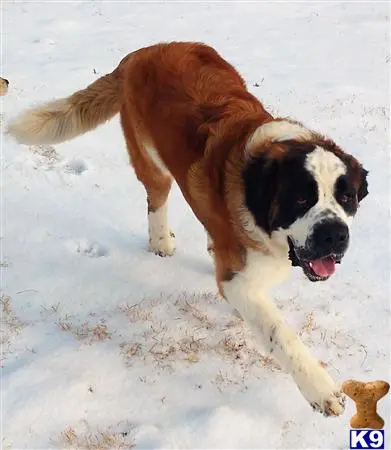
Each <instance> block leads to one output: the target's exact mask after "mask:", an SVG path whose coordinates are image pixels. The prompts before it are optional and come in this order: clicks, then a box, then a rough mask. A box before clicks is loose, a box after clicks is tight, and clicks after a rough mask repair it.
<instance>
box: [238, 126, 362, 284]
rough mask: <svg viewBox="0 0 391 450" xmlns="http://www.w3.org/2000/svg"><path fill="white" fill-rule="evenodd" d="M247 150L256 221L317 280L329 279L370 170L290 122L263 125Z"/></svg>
mask: <svg viewBox="0 0 391 450" xmlns="http://www.w3.org/2000/svg"><path fill="white" fill-rule="evenodd" d="M262 128H263V129H262ZM247 152H248V155H249V159H248V161H247V163H246V166H245V168H244V170H243V181H244V190H245V203H246V206H247V209H248V210H249V211H250V213H251V215H252V216H253V219H254V221H255V223H256V225H257V226H258V227H259V228H261V229H262V230H263V231H264V232H266V233H267V234H268V235H269V236H270V237H271V238H273V236H278V237H280V238H281V237H283V238H284V239H286V240H287V241H288V244H289V256H290V259H291V261H292V264H293V265H295V266H300V267H301V268H302V269H303V271H304V273H305V275H306V276H307V277H308V278H309V279H310V280H311V281H320V280H326V279H327V278H329V277H330V275H332V274H333V273H334V271H335V264H336V263H340V262H341V259H342V257H343V256H344V254H345V252H346V250H347V248H348V245H349V228H350V225H351V222H352V219H353V217H354V215H355V214H356V212H357V208H358V205H359V202H360V201H361V200H362V199H363V198H364V197H365V196H366V195H367V194H368V184H367V179H366V178H367V173H368V172H367V171H366V170H365V169H364V168H363V167H362V166H361V164H360V163H359V162H358V161H357V160H356V159H355V158H354V157H353V156H351V155H348V154H347V153H345V152H344V151H342V150H341V149H340V148H339V147H338V146H337V145H336V144H335V143H334V142H332V141H330V140H329V139H325V138H323V137H322V136H320V135H318V134H316V133H313V132H311V131H309V130H307V129H306V128H304V127H302V126H301V125H300V124H298V123H295V122H290V121H275V122H270V123H269V124H266V125H264V126H263V127H261V128H260V129H258V130H257V131H256V133H254V135H253V137H252V138H251V140H250V142H249V144H248V146H247Z"/></svg>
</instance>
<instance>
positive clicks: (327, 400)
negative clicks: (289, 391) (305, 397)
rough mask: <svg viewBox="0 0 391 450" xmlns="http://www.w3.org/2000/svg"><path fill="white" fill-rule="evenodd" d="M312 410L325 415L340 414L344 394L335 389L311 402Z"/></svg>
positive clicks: (342, 408)
mask: <svg viewBox="0 0 391 450" xmlns="http://www.w3.org/2000/svg"><path fill="white" fill-rule="evenodd" d="M311 406H312V409H313V410H314V411H317V412H320V413H322V414H323V415H324V416H325V417H329V416H340V415H341V414H342V413H343V412H344V409H345V396H344V394H343V393H342V392H341V391H335V392H332V393H330V394H329V395H328V396H326V397H323V398H322V399H321V400H320V403H318V402H312V403H311Z"/></svg>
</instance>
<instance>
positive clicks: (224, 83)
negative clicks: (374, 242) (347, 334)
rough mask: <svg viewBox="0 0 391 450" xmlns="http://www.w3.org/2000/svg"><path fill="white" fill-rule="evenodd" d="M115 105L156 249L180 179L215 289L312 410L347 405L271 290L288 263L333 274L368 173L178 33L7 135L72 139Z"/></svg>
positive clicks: (170, 249) (165, 241)
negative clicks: (279, 114) (202, 235)
mask: <svg viewBox="0 0 391 450" xmlns="http://www.w3.org/2000/svg"><path fill="white" fill-rule="evenodd" d="M117 113H120V120H121V125H122V129H123V133H124V137H125V140H126V144H127V149H128V152H129V156H130V161H131V164H132V166H133V167H134V170H135V172H136V175H137V178H138V179H139V180H140V181H141V183H143V185H144V187H145V190H146V195H147V204H148V231H149V244H150V250H151V251H153V252H155V253H156V254H157V255H159V256H168V255H173V253H174V251H175V240H174V238H175V236H174V234H173V233H172V231H171V230H170V228H169V225H168V222H167V198H168V194H169V192H170V188H171V184H172V181H173V180H175V181H176V183H177V184H178V186H179V187H180V189H181V191H182V193H183V196H184V198H185V199H186V201H187V202H188V204H189V205H190V207H191V209H192V210H193V212H194V214H195V216H196V217H197V218H198V220H199V221H200V222H201V224H202V225H203V227H204V228H205V230H206V232H207V241H208V250H209V252H210V253H211V254H212V255H213V259H214V264H215V271H216V281H217V286H218V289H219V291H220V293H221V295H222V296H223V297H224V298H225V299H226V300H227V301H228V302H229V303H230V304H231V305H232V307H233V308H234V309H235V310H236V311H237V312H238V313H239V314H240V316H241V317H242V318H243V319H244V320H245V321H246V322H247V323H248V324H249V325H250V326H251V327H252V329H253V330H254V332H255V335H256V336H257V337H258V338H259V339H260V341H261V342H262V343H263V344H264V345H265V346H266V348H267V349H268V350H269V351H270V352H271V353H272V354H273V356H274V357H275V358H276V359H277V360H278V362H279V363H280V365H281V366H282V367H283V368H284V369H285V370H286V371H287V372H288V373H289V374H290V375H291V376H292V378H293V380H294V381H295V383H296V385H297V387H298V388H299V390H300V392H301V393H302V395H303V396H304V398H305V399H306V400H307V402H308V403H309V404H310V405H311V406H312V408H313V409H314V410H317V411H320V412H321V413H323V414H324V415H325V416H337V415H339V414H341V413H342V412H343V410H344V396H343V394H342V393H341V389H340V385H339V383H336V382H335V381H333V379H332V378H331V377H330V376H329V374H328V373H327V372H326V370H325V369H324V367H322V365H321V364H320V363H319V361H318V359H316V358H315V357H313V356H312V355H311V353H310V352H309V350H308V349H307V347H306V346H305V345H304V344H303V343H302V341H301V340H300V338H299V337H298V336H297V335H296V334H295V333H294V332H293V331H292V330H291V329H290V328H289V327H288V326H287V325H286V323H285V322H284V320H283V317H282V315H281V313H280V311H279V310H278V308H277V307H276V306H275V304H274V303H273V302H272V300H271V299H270V297H269V292H270V289H271V288H273V287H274V286H275V285H276V284H277V283H280V282H281V281H282V280H284V279H285V278H286V277H287V276H288V274H289V272H290V269H291V267H292V266H299V267H301V268H302V270H303V272H304V274H305V276H306V277H307V278H308V279H309V280H310V281H324V280H327V279H328V278H329V277H330V276H331V275H332V274H333V273H334V271H335V265H336V264H338V263H340V262H341V260H342V258H343V256H344V254H345V252H346V250H347V248H348V245H349V229H350V226H351V223H352V219H353V217H354V216H355V214H356V212H357V208H358V205H359V203H360V201H361V200H362V199H363V198H364V197H365V196H366V195H367V194H368V191H367V181H366V176H367V171H366V170H365V169H364V168H363V167H362V165H361V164H360V163H359V162H358V161H357V160H356V159H355V158H354V157H353V156H351V155H349V154H347V153H345V152H344V151H343V150H342V149H341V148H340V147H339V146H338V145H337V144H335V143H334V142H333V141H332V140H331V139H329V138H326V137H324V136H323V135H321V134H319V133H317V132H315V131H312V130H310V129H308V128H306V127H305V126H304V125H302V124H301V123H299V122H296V121H294V120H291V119H285V118H276V117H273V116H272V115H271V114H270V113H269V112H267V111H266V110H265V109H264V107H263V106H262V104H261V103H260V101H259V100H258V99H257V98H256V97H254V95H252V94H251V93H250V92H248V90H247V89H246V85H245V82H244V81H243V79H242V77H241V76H240V75H239V73H238V72H237V71H236V70H235V69H234V67H233V66H232V65H230V64H229V63H228V62H227V61H225V60H224V59H223V58H222V57H221V56H220V55H219V54H218V53H217V52H216V51H215V50H214V49H213V48H210V47H208V46H206V45H204V44H201V43H194V42H172V43H164V44H158V45H154V46H151V47H147V48H142V49H140V50H137V51H135V52H133V53H130V54H129V55H128V56H126V57H125V58H124V59H123V60H122V61H121V62H120V64H119V65H118V67H117V68H116V69H115V70H114V71H113V72H112V73H110V74H108V75H105V76H103V77H101V78H100V79H98V80H96V81H95V82H94V83H92V84H91V85H90V86H88V87H87V88H86V89H83V90H80V91H78V92H76V93H74V94H72V95H71V96H69V97H67V98H62V99H58V100H54V101H51V102H49V103H47V104H44V105H42V106H37V107H35V108H32V109H30V110H27V111H25V112H24V113H22V114H21V115H20V116H18V117H16V118H15V119H14V120H13V121H11V122H10V124H9V127H8V133H9V134H10V135H12V136H13V137H14V138H15V139H16V140H17V141H19V142H20V143H24V144H30V145H31V144H41V145H42V144H55V143H59V142H64V141H66V140H69V139H72V138H75V137H76V136H79V135H81V134H83V133H85V132H87V131H90V130H92V129H94V128H96V127H97V126H98V125H100V124H102V123H104V122H106V121H107V120H109V119H111V118H112V117H113V116H114V115H116V114H117Z"/></svg>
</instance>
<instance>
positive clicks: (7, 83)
mask: <svg viewBox="0 0 391 450" xmlns="http://www.w3.org/2000/svg"><path fill="white" fill-rule="evenodd" d="M3 80H4V81H5V83H6V85H7V86H8V85H9V84H10V82H9V81H8V80H6V79H5V78H3Z"/></svg>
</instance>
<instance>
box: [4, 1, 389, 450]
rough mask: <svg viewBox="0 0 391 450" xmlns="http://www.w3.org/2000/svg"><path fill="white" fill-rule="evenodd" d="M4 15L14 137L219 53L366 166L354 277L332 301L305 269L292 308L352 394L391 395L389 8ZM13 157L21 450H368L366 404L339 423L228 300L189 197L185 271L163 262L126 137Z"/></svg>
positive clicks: (15, 402) (179, 212) (9, 198)
mask: <svg viewBox="0 0 391 450" xmlns="http://www.w3.org/2000/svg"><path fill="white" fill-rule="evenodd" d="M1 8H2V14H3V16H2V19H3V22H2V38H3V42H2V76H4V77H6V78H8V79H9V80H10V83H11V84H10V92H9V94H8V95H7V96H6V97H5V98H3V99H2V116H1V121H2V124H3V125H4V124H5V123H6V121H7V120H8V118H9V117H11V116H12V115H14V114H16V113H17V112H19V111H21V110H22V109H23V108H25V107H27V106H29V105H32V104H34V103H36V102H40V101H44V100H49V99H52V98H54V97H61V96H65V95H68V94H71V93H72V92H74V91H75V90H78V89H80V88H82V87H84V86H86V85H87V84H89V83H90V82H92V81H93V80H94V79H96V78H97V77H98V76H100V75H102V74H104V73H106V72H109V71H111V70H112V69H113V68H114V67H115V66H116V65H117V63H118V62H119V61H120V59H121V58H122V57H123V56H124V55H126V54H127V53H128V52H130V51H132V50H135V49H137V48H139V47H141V46H146V45H149V44H153V43H156V42H159V41H169V40H201V41H204V42H206V43H208V44H211V45H213V46H215V47H216V48H217V50H218V51H220V52H221V53H222V55H223V56H224V57H226V58H227V59H228V60H230V61H231V62H232V63H234V64H235V65H236V66H237V67H238V69H239V70H240V72H241V73H242V74H243V76H244V77H245V79H246V80H247V82H248V85H249V89H250V90H251V91H252V92H253V93H255V94H256V95H257V96H259V97H260V98H261V99H262V100H263V101H264V103H265V105H266V106H267V107H268V108H270V109H271V111H273V112H274V113H275V114H280V115H291V116H293V117H295V118H297V119H299V120H301V121H303V122H304V123H306V124H307V125H309V126H311V127H314V128H316V129H319V130H321V131H323V132H325V133H329V134H330V135H331V136H332V137H333V138H334V139H335V140H336V141H337V142H338V143H340V145H342V146H343V147H344V148H345V149H346V150H347V151H349V152H352V153H353V154H354V155H356V156H357V157H359V158H360V159H361V160H362V162H363V163H364V165H365V167H366V168H367V169H369V171H370V175H369V185H370V195H369V196H368V197H367V198H366V199H365V201H363V203H362V207H361V208H360V210H359V214H358V217H357V219H356V220H355V224H354V230H353V236H352V243H351V248H350V250H349V252H348V254H347V256H346V257H345V260H344V262H343V264H342V265H341V266H339V267H338V271H337V273H336V274H335V276H334V277H333V278H332V279H331V280H330V281H328V282H327V283H320V284H319V283H318V284H312V283H310V282H308V281H306V280H305V279H304V277H303V275H302V274H301V272H300V270H298V269H295V271H294V274H293V277H292V278H291V279H290V280H289V281H288V282H287V283H285V285H284V286H281V287H280V288H279V289H278V290H277V291H276V293H275V297H276V302H277V303H278V305H279V306H280V307H281V308H282V309H283V312H284V315H285V317H286V319H287V320H288V322H289V323H290V324H291V326H292V327H293V328H294V329H295V330H296V331H297V332H298V333H301V334H302V338H303V340H304V341H305V342H306V343H307V344H308V345H309V346H310V347H311V348H312V350H313V352H314V353H315V354H316V355H317V356H318V358H319V359H321V360H323V361H324V362H325V363H326V364H327V365H328V368H329V370H330V372H331V373H332V374H333V375H334V376H335V377H337V378H338V379H340V380H344V379H347V378H356V379H361V380H374V379H385V380H389V379H390V373H389V368H390V359H389V355H390V344H389V343H390V322H389V319H390V305H389V289H390V223H389V213H390V210H389V206H388V205H389V193H390V189H389V188H390V186H389V183H390V172H389V170H390V166H389V155H388V153H389V144H390V143H389V95H390V92H389V75H390V72H389V65H390V50H389V31H388V25H389V5H387V3H373V4H372V3H352V2H349V3H335V2H322V3H311V4H310V3H294V2H291V3H289V2H285V3H279V2H274V3H260V2H259V3H256V2H255V3H244V2H243V3H235V4H234V3H228V2H226V3H201V2H196V3H192V2H187V3H185V2H183V3H146V2H133V3H115V2H99V1H87V2H73V3H53V2H36V3H35V2H33V3H23V2H18V3H16V2H2V5H1ZM1 148H2V189H3V191H2V213H3V214H2V225H3V226H2V235H1V239H2V240H1V244H2V257H1V270H2V292H3V294H2V297H1V305H0V306H1V308H2V314H3V316H2V331H3V334H2V344H3V360H2V388H1V389H2V392H1V394H2V426H3V428H2V439H1V442H2V448H4V449H32V448H122V447H123V448H130V447H131V446H132V445H134V446H135V448H137V449H145V448H337V449H345V448H348V446H349V426H348V422H349V419H350V417H351V415H352V414H353V411H354V406H353V404H352V403H351V402H348V405H347V409H346V412H345V414H344V415H343V416H342V417H339V418H336V419H325V418H323V417H322V416H321V415H318V414H314V413H313V412H312V410H311V408H309V407H308V405H307V404H306V403H305V401H304V400H303V398H302V397H301V395H300V393H299V392H298V390H297V389H296V387H295V386H294V384H293V382H292V381H291V379H290V378H289V376H288V375H287V374H285V373H283V372H282V371H280V370H279V368H278V366H276V364H275V362H274V361H273V360H272V359H271V358H270V357H268V356H267V355H265V354H264V353H263V350H262V349H261V348H259V347H258V346H257V345H256V343H255V341H254V340H253V338H252V336H251V333H250V332H249V331H248V330H247V329H246V326H245V325H243V324H242V323H241V322H240V321H238V319H237V318H235V317H234V316H233V315H232V310H231V308H230V307H229V305H227V304H226V303H224V302H223V301H222V300H221V299H220V298H219V297H217V296H216V287H215V283H214V276H213V267H212V262H211V260H210V258H209V255H208V254H207V252H206V239H205V236H204V232H203V229H202V227H201V226H200V225H199V224H198V223H197V221H196V220H195V219H194V217H193V215H192V213H191V212H190V210H189V208H188V207H187V206H186V204H185V202H184V201H183V200H182V198H181V196H180V194H179V192H178V190H177V189H175V190H174V192H173V193H172V195H171V198H170V222H171V226H172V228H173V230H174V231H175V232H176V236H177V245H178V250H177V254H176V255H175V256H174V257H172V258H165V259H162V258H159V257H156V256H154V255H152V254H150V253H148V252H147V224H146V203H145V195H144V192H143V188H142V186H141V185H140V184H139V183H138V182H137V180H136V178H135V176H134V174H133V172H132V170H131V168H130V167H129V166H128V163H127V154H126V151H125V146H124V141H123V139H122V136H121V132H120V129H119V124H118V120H113V121H112V122H111V123H109V124H107V125H105V126H104V127H101V128H100V129H98V130H97V131H95V132H93V133H90V134H88V135H85V136H83V137H80V138H78V139H76V140H74V141H72V142H68V143H65V144H62V145H58V146H56V147H55V148H52V147H30V148H28V147H24V146H20V145H17V144H16V143H15V142H13V141H11V140H10V139H8V138H5V137H3V138H2V146H1ZM389 399H390V395H389V396H388V398H387V399H384V400H383V401H382V402H380V404H379V411H380V414H381V415H382V416H383V417H385V418H387V417H390V407H389V405H390V403H389ZM386 421H387V419H386ZM389 427H390V421H389V420H388V422H387V423H386V433H388V436H389V434H390V433H389V430H390V428H389ZM389 447H390V446H389Z"/></svg>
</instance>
